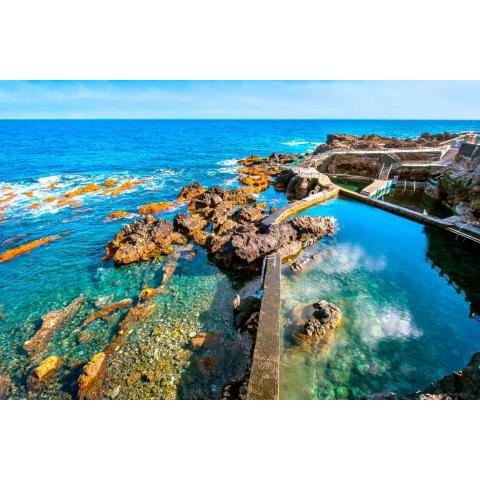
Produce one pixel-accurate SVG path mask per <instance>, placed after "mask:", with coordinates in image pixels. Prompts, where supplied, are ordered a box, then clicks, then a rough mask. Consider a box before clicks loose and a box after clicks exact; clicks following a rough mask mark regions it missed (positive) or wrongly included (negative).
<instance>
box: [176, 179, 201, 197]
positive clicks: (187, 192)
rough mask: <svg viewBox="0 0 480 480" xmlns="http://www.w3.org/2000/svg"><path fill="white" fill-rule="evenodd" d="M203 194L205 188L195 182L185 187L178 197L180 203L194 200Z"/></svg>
mask: <svg viewBox="0 0 480 480" xmlns="http://www.w3.org/2000/svg"><path fill="white" fill-rule="evenodd" d="M203 192H205V188H204V187H202V185H200V184H199V183H198V182H194V183H192V184H190V185H185V186H184V187H183V188H182V191H181V192H180V195H179V196H178V197H177V201H178V202H188V201H189V200H192V198H195V197H198V196H199V195H201V194H202V193H203Z"/></svg>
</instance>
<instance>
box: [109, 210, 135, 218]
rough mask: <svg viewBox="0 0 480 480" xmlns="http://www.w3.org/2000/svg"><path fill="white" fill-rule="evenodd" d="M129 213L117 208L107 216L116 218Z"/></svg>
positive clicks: (126, 215)
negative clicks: (116, 210)
mask: <svg viewBox="0 0 480 480" xmlns="http://www.w3.org/2000/svg"><path fill="white" fill-rule="evenodd" d="M129 215H131V213H130V212H126V211H124V210H119V211H118V212H112V213H111V214H110V215H108V216H107V218H108V219H110V220H117V219H118V218H125V217H128V216H129Z"/></svg>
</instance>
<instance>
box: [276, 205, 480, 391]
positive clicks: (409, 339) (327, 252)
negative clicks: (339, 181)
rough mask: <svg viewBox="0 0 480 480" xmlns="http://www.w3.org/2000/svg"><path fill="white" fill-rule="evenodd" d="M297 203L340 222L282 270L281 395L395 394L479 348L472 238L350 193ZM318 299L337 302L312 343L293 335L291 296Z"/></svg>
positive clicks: (478, 271) (477, 271)
mask: <svg viewBox="0 0 480 480" xmlns="http://www.w3.org/2000/svg"><path fill="white" fill-rule="evenodd" d="M304 213H305V214H309V215H333V216H335V217H336V218H337V219H338V222H339V227H340V229H339V231H338V233H337V235H336V236H335V237H334V238H333V239H330V240H324V241H322V242H321V243H320V244H317V245H316V246H314V247H311V248H310V251H309V252H307V253H313V252H316V251H319V252H323V254H322V258H321V260H320V261H318V262H317V263H315V264H312V265H311V266H310V267H307V269H306V270H305V271H304V272H303V273H302V274H294V273H293V272H291V271H290V270H289V269H288V267H286V268H285V270H284V276H283V283H282V312H283V318H284V333H285V338H284V353H283V357H282V370H281V395H282V397H283V398H318V399H333V398H337V399H339V398H353V399H359V398H363V397H364V396H366V395H369V394H372V393H375V392H381V391H393V392H395V393H396V394H397V395H400V396H401V395H405V394H408V393H412V392H415V391H417V390H418V389H421V388H424V387H426V386H427V385H428V384H429V383H430V382H432V381H434V380H436V379H439V378H441V377H442V376H443V375H445V374H446V373H449V372H451V371H453V370H457V369H460V368H463V367H464V366H465V365H466V363H467V362H468V360H469V358H470V356H471V354H472V353H473V352H476V351H478V350H479V349H480V308H479V302H478V285H480V251H479V249H478V247H477V246H476V245H475V246H474V245H472V244H469V243H467V242H466V243H463V242H462V241H461V240H455V236H453V235H448V234H446V233H444V232H440V231H439V230H436V229H433V228H431V227H430V228H428V227H424V226H422V225H420V224H417V223H414V222H411V221H408V220H406V219H404V218H401V217H398V216H395V215H391V214H389V213H387V212H384V211H382V210H379V209H375V208H372V207H370V206H367V205H364V204H361V203H358V202H355V201H353V200H345V199H337V200H334V201H331V202H329V203H327V204H324V205H319V206H315V207H312V208H311V209H309V210H306V211H305V212H304ZM456 272H461V273H459V274H456ZM322 299H325V300H327V301H330V302H333V303H335V304H336V305H338V306H339V307H340V308H341V310H342V313H343V320H342V324H341V326H340V327H339V328H338V329H337V330H336V331H335V332H334V333H333V334H332V335H331V337H329V338H328V339H327V340H326V341H325V343H324V344H321V345H318V346H317V347H314V348H312V347H311V345H308V344H307V345H299V344H297V342H296V340H295V339H294V338H293V333H294V332H295V330H294V327H293V324H294V321H295V318H296V310H297V311H298V310H299V308H300V307H298V306H299V305H303V304H310V303H313V302H315V301H319V300H322ZM296 307H297V309H296V310H295V308H296Z"/></svg>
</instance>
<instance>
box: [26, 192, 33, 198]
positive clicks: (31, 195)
mask: <svg viewBox="0 0 480 480" xmlns="http://www.w3.org/2000/svg"><path fill="white" fill-rule="evenodd" d="M25 196H27V197H29V198H32V197H33V192H25Z"/></svg>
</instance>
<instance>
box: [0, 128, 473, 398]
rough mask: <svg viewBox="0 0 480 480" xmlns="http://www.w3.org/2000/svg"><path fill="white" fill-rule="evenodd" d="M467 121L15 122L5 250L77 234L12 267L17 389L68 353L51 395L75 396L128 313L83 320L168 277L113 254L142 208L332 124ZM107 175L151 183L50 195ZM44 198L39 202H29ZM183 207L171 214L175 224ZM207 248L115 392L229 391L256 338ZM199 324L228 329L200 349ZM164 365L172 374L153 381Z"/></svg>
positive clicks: (188, 265)
mask: <svg viewBox="0 0 480 480" xmlns="http://www.w3.org/2000/svg"><path fill="white" fill-rule="evenodd" d="M467 129H477V130H480V122H456V121H455V122H449V121H447V122H428V121H411V122H409V121H348V120H345V121H337V120H335V121H333V120H322V121H309V120H307V121H301V120H295V121H233V120H232V121H173V120H172V121H161V120H160V121H153V120H152V121H142V120H134V121H129V120H124V121H109V120H106V121H100V120H97V121H67V120H58V121H57V120H48V121H1V122H0V167H1V168H0V172H1V173H0V199H2V198H6V197H8V200H7V201H6V202H4V203H0V206H2V207H5V208H4V209H3V210H2V211H0V214H2V215H4V216H5V218H4V219H3V220H0V222H1V223H0V252H3V251H5V250H7V249H9V248H12V247H14V246H17V245H19V244H21V243H23V242H26V241H30V240H35V239H38V238H42V237H46V236H50V235H54V234H63V233H67V232H68V233H69V234H68V235H67V236H65V237H63V238H62V239H60V240H57V241H55V242H53V243H50V244H48V245H44V246H42V247H40V248H38V249H36V250H34V251H32V252H30V253H29V254H27V255H23V256H19V257H17V258H15V259H13V260H11V261H9V262H6V263H1V264H0V374H8V375H9V376H10V377H11V378H12V381H13V384H14V386H13V389H12V392H11V396H12V397H15V398H24V397H25V396H27V395H29V394H28V393H27V390H26V388H25V380H26V377H27V376H28V375H29V374H30V373H31V371H32V369H33V368H34V367H35V366H36V365H37V364H38V362H39V361H40V360H41V359H42V358H45V357H46V356H48V355H53V354H57V355H59V356H61V357H62V358H63V360H64V363H63V366H62V369H61V371H60V373H59V375H58V381H56V383H54V384H53V385H52V386H50V387H49V388H48V389H47V391H45V392H44V393H43V394H42V395H43V397H45V398H75V396H76V379H77V377H78V374H79V371H80V370H81V368H82V366H83V365H84V364H85V362H86V361H87V360H88V359H89V358H90V357H91V356H92V355H93V354H94V353H96V352H98V351H100V350H102V349H104V348H105V347H106V345H108V343H109V341H110V339H111V338H112V335H113V334H114V332H115V331H116V328H117V325H118V322H119V321H120V320H121V319H122V318H123V316H124V315H125V311H121V312H119V313H118V314H115V315H113V318H111V321H103V320H99V321H97V322H94V323H92V324H91V325H90V326H89V327H88V328H87V329H86V331H87V332H93V337H92V335H90V336H85V335H84V336H83V337H82V338H80V336H81V334H82V333H85V332H83V331H82V330H80V331H79V330H78V328H79V325H80V324H81V323H82V322H83V320H84V319H85V318H86V317H87V316H88V314H89V313H91V312H93V311H96V310H98V308H101V306H104V305H106V304H109V303H111V302H114V301H118V300H121V299H124V298H133V299H134V300H135V299H136V296H137V295H138V294H139V292H140V291H141V290H142V288H144V287H145V286H150V287H155V286H157V285H159V284H160V282H161V278H162V274H161V268H162V265H163V260H162V259H159V261H157V262H152V263H145V264H137V265H133V266H129V267H125V268H120V269H115V268H114V267H113V265H112V264H111V263H110V262H106V263H105V262H103V261H102V256H103V253H104V247H105V245H106V243H107V242H108V241H109V240H111V239H112V238H113V236H114V235H115V234H116V233H117V232H118V231H119V230H120V228H121V226H122V225H124V224H126V223H129V222H131V221H133V220H134V219H137V218H139V217H138V216H136V214H135V212H136V208H137V206H139V205H142V204H145V203H150V202H159V201H174V200H175V198H176V196H177V195H178V193H179V191H180V189H181V187H182V186H183V185H184V184H186V183H189V182H191V181H193V180H197V181H199V182H201V183H203V184H205V185H207V186H209V185H213V184H220V185H222V186H224V187H227V188H228V187H234V186H237V185H238V184H237V182H236V177H237V173H236V168H237V165H236V161H237V159H240V158H243V157H245V156H248V155H252V154H258V155H267V154H270V153H272V152H273V151H279V152H286V153H302V152H305V151H307V150H311V149H313V148H314V147H315V146H316V145H317V144H318V143H319V142H321V141H324V140H325V138H326V135H327V133H330V132H348V133H353V134H366V133H372V132H373V131H375V132H376V133H379V134H385V135H394V136H399V137H407V136H412V135H419V134H421V133H422V132H424V131H429V132H442V131H445V130H450V131H452V130H455V131H461V130H467ZM106 179H116V180H118V181H119V182H120V183H122V182H124V181H126V180H127V179H129V180H131V181H137V180H138V181H142V182H143V183H141V184H140V185H136V186H134V187H133V188H131V189H130V190H127V191H125V192H123V193H121V194H119V195H118V196H116V197H112V196H106V195H100V194H99V193H95V192H94V193H90V194H86V195H82V196H80V197H76V198H77V199H78V200H79V202H80V203H81V206H79V207H77V208H72V207H69V206H60V207H59V206H57V205H56V202H45V199H47V198H50V197H54V198H56V199H58V198H60V197H61V196H62V195H64V194H65V193H67V192H70V191H72V190H75V189H77V188H79V187H83V186H85V185H87V184H88V183H95V184H102V182H104V181H105V180H106ZM52 184H56V185H55V187H54V188H52V189H48V188H47V187H48V186H50V185H52ZM28 192H31V194H30V193H28ZM27 193H28V195H27ZM9 194H12V195H9ZM29 195H30V196H29ZM262 198H265V199H266V200H268V202H269V203H270V204H272V205H276V206H281V205H282V204H283V203H284V202H285V197H284V195H283V194H278V193H276V192H274V191H273V189H269V190H268V191H267V192H265V193H264V194H263V195H262ZM33 203H38V204H39V206H38V207H37V208H29V207H31V206H32V204H33ZM182 208H183V207H181V206H176V207H175V208H173V209H172V210H171V211H170V212H167V213H165V214H163V215H160V216H164V217H166V218H172V217H173V216H174V215H175V214H176V213H178V212H179V211H181V210H182ZM118 210H126V211H129V212H131V215H130V218H126V219H121V220H117V221H107V220H106V217H107V215H108V214H110V213H112V212H113V211H118ZM343 223H346V222H343ZM345 228H346V226H345ZM197 250H198V252H197V255H196V257H194V259H192V260H187V259H181V260H179V262H178V266H177V270H176V272H175V274H174V276H173V278H172V279H171V281H170V283H169V287H168V289H167V293H166V294H165V295H164V296H160V297H158V298H157V300H156V301H157V304H158V310H157V312H156V313H155V314H154V315H153V316H152V318H150V319H148V320H146V321H145V322H143V323H142V324H141V325H139V326H138V328H137V329H136V331H135V334H134V335H132V337H131V338H130V339H129V343H128V344H127V345H126V347H125V351H124V352H122V355H121V356H119V360H118V367H119V369H118V370H119V371H121V372H122V373H121V374H119V375H118V385H117V386H112V388H110V390H108V392H107V394H108V396H109V397H111V398H218V397H219V395H220V390H221V386H222V385H223V384H224V383H225V382H226V381H228V380H229V379H231V378H232V377H235V376H236V375H237V374H238V372H241V368H242V365H243V364H244V355H245V352H246V351H247V350H248V348H249V345H248V344H247V345H246V344H245V339H244V338H241V337H239V336H238V335H237V334H236V332H235V330H234V328H233V319H232V314H231V308H230V305H231V301H232V299H233V297H234V294H235V291H236V290H237V289H238V288H240V287H241V286H242V284H243V281H244V279H239V278H236V277H235V278H233V277H229V276H227V275H226V274H225V272H222V271H220V270H219V269H218V268H217V267H216V266H215V265H214V264H212V263H211V262H210V261H209V259H208V257H207V256H206V255H205V253H204V252H203V251H202V250H201V249H200V248H198V249H197ZM81 294H83V295H84V296H85V302H84V305H83V307H82V309H81V310H80V311H79V312H78V314H77V315H76V316H75V317H73V318H72V319H71V320H70V321H69V322H68V323H67V324H66V325H65V326H64V327H63V328H62V329H60V330H59V331H58V332H57V334H56V335H55V336H54V338H53V340H52V343H51V344H50V346H49V347H48V348H47V349H46V350H45V352H44V354H43V355H42V357H41V358H39V359H36V360H34V361H31V360H30V359H29V358H28V356H27V355H26V354H25V353H24V352H23V351H22V348H21V346H22V344H23V343H24V342H25V341H26V340H27V339H29V338H30V337H31V336H32V335H33V333H34V332H35V331H36V330H37V329H38V327H39V325H40V323H41V316H42V315H45V314H46V313H47V312H49V311H51V310H56V309H60V308H63V307H65V306H66V305H67V304H68V303H69V302H71V301H72V300H73V299H75V298H76V297H78V296H79V295H81ZM459 298H461V295H459ZM199 332H216V333H217V334H218V332H220V334H221V335H220V338H221V339H222V340H221V341H220V342H217V344H216V345H211V346H209V347H208V348H204V349H201V350H199V351H192V348H191V345H190V337H191V335H193V334H195V333H199ZM232 351H234V352H235V355H232V354H231V353H230V352H232ZM152 370H154V371H155V372H156V373H158V372H160V373H159V374H158V375H156V376H153V377H152V375H150V373H151V371H152ZM138 377H140V380H138V381H134V380H135V379H137V378H138ZM152 378H153V380H152ZM114 380H115V379H114ZM117 387H119V388H117ZM30 395H32V394H30Z"/></svg>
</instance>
